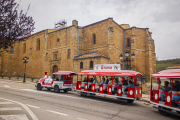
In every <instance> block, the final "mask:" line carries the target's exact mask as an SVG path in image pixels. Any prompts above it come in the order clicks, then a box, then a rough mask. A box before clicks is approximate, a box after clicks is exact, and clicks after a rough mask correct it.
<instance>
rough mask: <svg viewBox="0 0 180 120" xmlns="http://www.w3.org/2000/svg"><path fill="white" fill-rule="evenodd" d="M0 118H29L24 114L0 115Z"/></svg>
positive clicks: (8, 119)
mask: <svg viewBox="0 0 180 120" xmlns="http://www.w3.org/2000/svg"><path fill="white" fill-rule="evenodd" d="M0 118H2V120H29V119H28V118H27V116H26V115H25V114H21V115H0Z"/></svg>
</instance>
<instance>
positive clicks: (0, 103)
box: [0, 102, 14, 105]
mask: <svg viewBox="0 0 180 120" xmlns="http://www.w3.org/2000/svg"><path fill="white" fill-rule="evenodd" d="M2 104H14V103H12V102H0V105H2Z"/></svg>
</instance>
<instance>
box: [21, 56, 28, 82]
mask: <svg viewBox="0 0 180 120" xmlns="http://www.w3.org/2000/svg"><path fill="white" fill-rule="evenodd" d="M28 61H29V58H28V57H26V56H25V57H24V58H23V59H22V62H23V63H25V70H24V80H23V82H26V80H25V74H26V63H28Z"/></svg>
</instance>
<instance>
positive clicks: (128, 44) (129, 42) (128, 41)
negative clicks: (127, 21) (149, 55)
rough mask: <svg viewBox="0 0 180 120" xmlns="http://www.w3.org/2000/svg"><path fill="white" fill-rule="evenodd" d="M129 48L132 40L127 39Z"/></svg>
mask: <svg viewBox="0 0 180 120" xmlns="http://www.w3.org/2000/svg"><path fill="white" fill-rule="evenodd" d="M127 47H130V39H129V38H128V39H127Z"/></svg>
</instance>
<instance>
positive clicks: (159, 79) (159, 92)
mask: <svg viewBox="0 0 180 120" xmlns="http://www.w3.org/2000/svg"><path fill="white" fill-rule="evenodd" d="M153 79H155V80H156V83H154V84H152V81H153ZM163 83H164V86H162V85H161V84H163ZM150 102H151V103H152V104H154V105H157V106H158V107H156V106H154V107H155V108H157V109H158V110H159V112H160V114H162V115H170V114H176V115H178V116H180V114H177V113H180V69H168V70H163V71H160V72H158V73H155V74H152V75H151V92H150ZM174 111H176V112H177V113H175V112H174Z"/></svg>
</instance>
